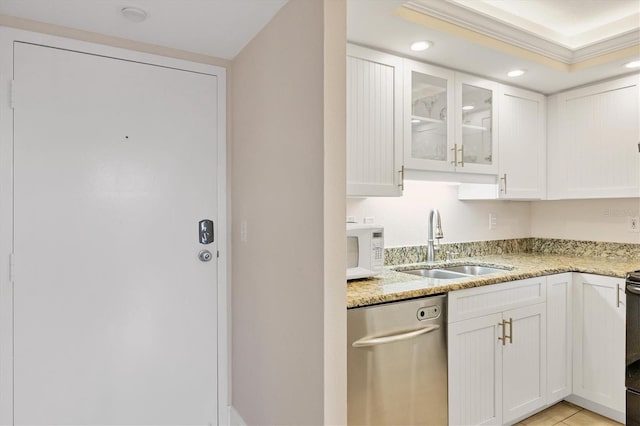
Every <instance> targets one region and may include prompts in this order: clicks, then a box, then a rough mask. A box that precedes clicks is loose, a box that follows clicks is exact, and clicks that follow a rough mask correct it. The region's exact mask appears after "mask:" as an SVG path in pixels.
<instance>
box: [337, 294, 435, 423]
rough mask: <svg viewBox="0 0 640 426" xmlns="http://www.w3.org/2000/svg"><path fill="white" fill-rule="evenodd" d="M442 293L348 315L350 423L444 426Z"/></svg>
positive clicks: (360, 310)
mask: <svg viewBox="0 0 640 426" xmlns="http://www.w3.org/2000/svg"><path fill="white" fill-rule="evenodd" d="M446 300H447V299H446V295H438V296H431V297H426V298H422V299H414V300H409V301H403V302H394V303H387V304H383V305H375V306H370V307H364V308H353V309H349V310H348V311H347V345H348V346H347V370H348V374H347V375H348V379H347V402H348V406H347V407H348V408H347V409H348V422H349V425H438V426H442V425H446V424H447V336H446V324H447V321H446V306H447V305H446Z"/></svg>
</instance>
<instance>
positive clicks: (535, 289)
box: [448, 277, 547, 323]
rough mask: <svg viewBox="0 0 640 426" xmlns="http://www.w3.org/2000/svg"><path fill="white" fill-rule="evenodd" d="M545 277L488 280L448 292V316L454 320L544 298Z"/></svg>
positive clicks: (450, 319) (527, 303) (473, 316)
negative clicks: (481, 285)
mask: <svg viewBox="0 0 640 426" xmlns="http://www.w3.org/2000/svg"><path fill="white" fill-rule="evenodd" d="M546 281H547V280H546V277H536V278H528V279H526V280H518V281H511V282H506V283H501V284H492V285H487V286H483V287H477V288H469V289H464V290H458V291H452V292H450V293H449V298H448V300H449V309H448V311H449V319H448V322H450V323H451V322H456V321H461V320H465V319H469V318H476V317H480V316H483V315H488V314H493V313H497V312H502V311H504V310H507V309H514V308H517V307H520V306H526V305H532V304H534V303H541V302H544V301H545V300H546V285H545V284H546Z"/></svg>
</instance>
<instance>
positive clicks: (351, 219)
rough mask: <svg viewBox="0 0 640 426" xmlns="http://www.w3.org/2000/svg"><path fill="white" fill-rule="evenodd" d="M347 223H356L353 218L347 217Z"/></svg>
mask: <svg viewBox="0 0 640 426" xmlns="http://www.w3.org/2000/svg"><path fill="white" fill-rule="evenodd" d="M347 223H356V217H355V216H347Z"/></svg>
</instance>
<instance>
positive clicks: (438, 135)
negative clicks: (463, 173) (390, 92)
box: [404, 60, 454, 171]
mask: <svg viewBox="0 0 640 426" xmlns="http://www.w3.org/2000/svg"><path fill="white" fill-rule="evenodd" d="M405 70H406V71H405V111H406V112H408V113H406V114H405V129H406V131H405V149H404V153H405V154H404V157H405V166H406V167H407V168H410V169H422V170H444V171H453V168H454V165H453V164H452V163H451V155H452V152H451V151H450V150H451V141H452V140H453V136H454V134H453V126H452V125H453V123H452V122H451V121H452V120H451V119H450V118H449V117H450V116H451V108H452V105H453V100H454V99H453V96H452V94H453V77H454V74H453V72H451V71H449V70H444V69H441V68H438V67H433V66H430V65H426V64H422V63H418V62H414V61H410V60H406V62H405Z"/></svg>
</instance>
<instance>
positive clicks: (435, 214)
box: [427, 209, 444, 262]
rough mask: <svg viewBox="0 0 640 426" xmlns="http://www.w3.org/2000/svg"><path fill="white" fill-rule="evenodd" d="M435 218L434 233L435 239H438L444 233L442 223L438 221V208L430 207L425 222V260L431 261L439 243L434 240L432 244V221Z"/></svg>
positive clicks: (438, 248)
mask: <svg viewBox="0 0 640 426" xmlns="http://www.w3.org/2000/svg"><path fill="white" fill-rule="evenodd" d="M434 220H435V227H436V235H435V239H436V240H440V239H441V238H442V237H444V235H443V234H442V224H441V223H440V212H439V211H438V209H431V212H429V222H428V223H427V262H433V261H434V260H435V252H436V251H437V250H440V243H439V242H437V241H436V244H435V246H434V244H433V243H434V235H433V221H434Z"/></svg>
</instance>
